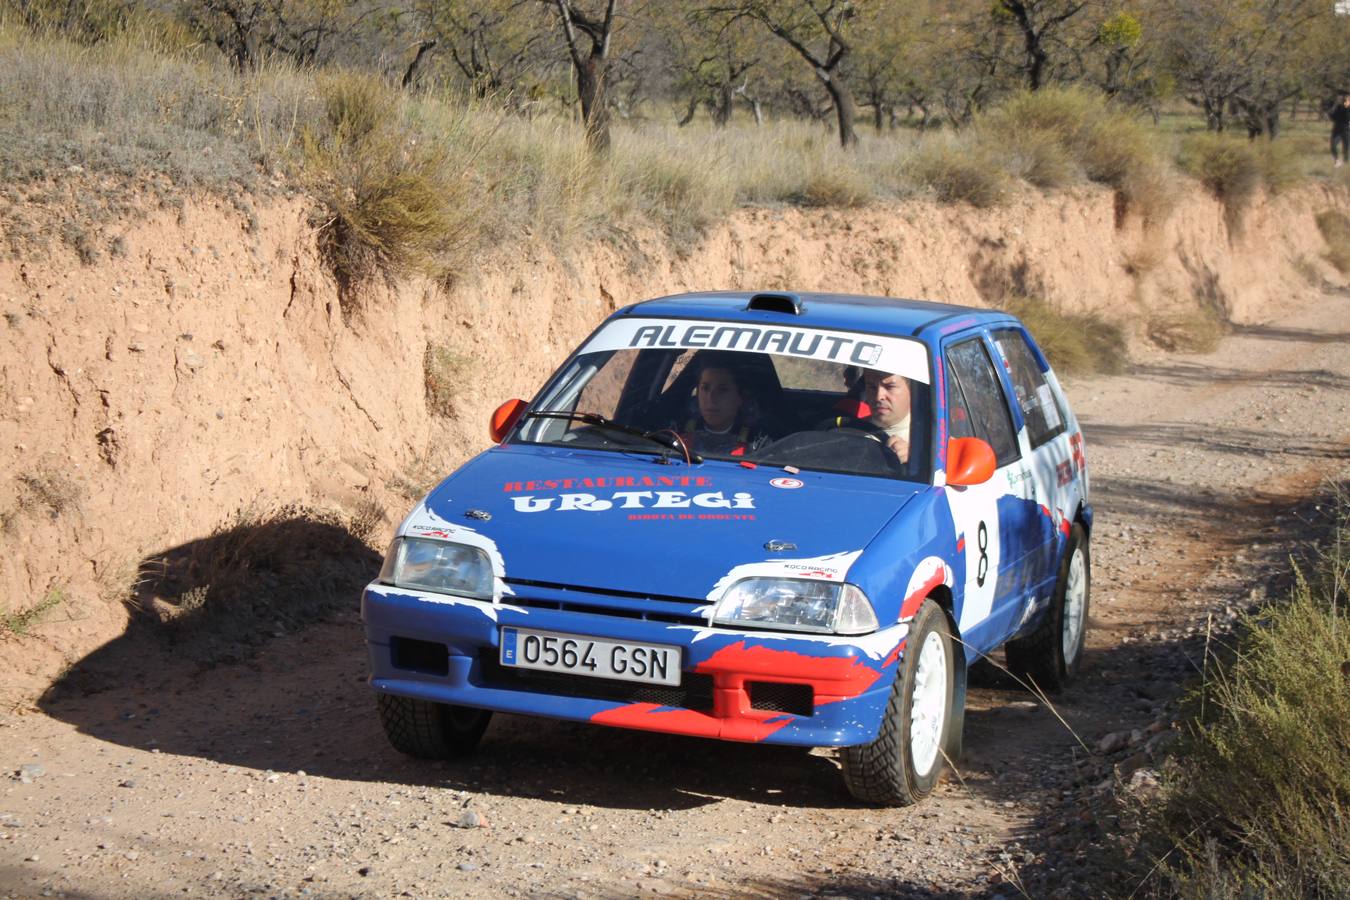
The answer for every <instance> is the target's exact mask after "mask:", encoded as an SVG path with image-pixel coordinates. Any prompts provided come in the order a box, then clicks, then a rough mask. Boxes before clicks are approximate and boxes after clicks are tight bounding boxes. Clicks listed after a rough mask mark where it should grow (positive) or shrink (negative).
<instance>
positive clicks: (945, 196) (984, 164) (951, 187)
mask: <svg viewBox="0 0 1350 900" xmlns="http://www.w3.org/2000/svg"><path fill="white" fill-rule="evenodd" d="M912 169H913V172H914V175H915V177H916V178H917V180H918V181H919V183H920V184H923V185H924V186H926V187H928V188H930V189H931V190H932V191H933V193H934V194H935V195H936V196H937V198H938V200H940V201H941V202H943V203H969V204H970V205H971V206H974V207H975V208H977V209H988V208H989V207H992V206H997V205H998V204H1000V203H1002V202H1003V201H1004V199H1005V198H1006V197H1007V195H1008V189H1009V187H1010V185H1009V180H1010V179H1009V175H1008V172H1007V171H1006V170H1005V169H1004V168H1003V165H1002V160H1000V159H999V158H998V154H997V153H996V152H995V151H994V149H993V148H992V147H990V146H988V145H986V144H984V143H983V142H981V141H978V140H974V139H971V138H952V137H947V136H940V137H935V138H933V139H931V140H929V141H926V142H925V143H924V144H923V145H922V146H921V147H920V149H919V151H918V153H917V154H915V157H914V160H913V162H912Z"/></svg>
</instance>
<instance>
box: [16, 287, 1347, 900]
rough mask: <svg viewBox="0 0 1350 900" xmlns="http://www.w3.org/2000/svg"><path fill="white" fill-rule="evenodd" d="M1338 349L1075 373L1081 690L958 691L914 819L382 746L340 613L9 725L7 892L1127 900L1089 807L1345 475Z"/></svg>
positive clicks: (828, 788)
mask: <svg viewBox="0 0 1350 900" xmlns="http://www.w3.org/2000/svg"><path fill="white" fill-rule="evenodd" d="M1347 347H1350V297H1348V296H1346V295H1344V294H1338V293H1327V294H1325V295H1323V296H1320V297H1316V298H1315V299H1313V300H1312V301H1311V302H1308V303H1306V304H1303V305H1301V306H1299V307H1296V308H1294V309H1292V310H1291V311H1290V312H1287V313H1286V314H1284V315H1283V316H1282V317H1281V318H1280V319H1279V320H1278V321H1276V322H1274V323H1272V324H1270V325H1265V326H1246V327H1242V328H1240V329H1239V330H1238V331H1237V333H1235V334H1234V335H1233V336H1231V337H1230V338H1229V339H1227V340H1226V341H1225V342H1224V344H1223V346H1222V347H1221V348H1220V350H1219V351H1218V352H1216V353H1214V354H1211V355H1206V356H1194V357H1189V356H1167V357H1163V356H1158V357H1155V358H1152V359H1148V360H1144V361H1142V362H1139V363H1138V364H1137V365H1136V366H1135V367H1134V369H1133V370H1132V371H1131V372H1130V373H1129V374H1127V375H1124V376H1118V377H1101V378H1093V379H1080V380H1076V381H1070V382H1069V384H1068V389H1069V393H1070V397H1071V400H1072V402H1073V403H1074V406H1075V409H1076V410H1077V412H1078V414H1079V416H1080V418H1081V419H1082V420H1083V422H1084V425H1085V430H1086V433H1087V446H1088V458H1089V462H1090V465H1091V470H1092V477H1093V489H1094V500H1095V505H1096V510H1097V525H1096V530H1095V533H1094V534H1093V555H1094V585H1093V601H1092V602H1093V606H1092V610H1091V623H1092V630H1091V632H1090V633H1089V649H1088V653H1087V656H1086V658H1085V662H1084V667H1083V674H1082V678H1081V681H1080V682H1079V683H1078V684H1077V685H1075V686H1074V687H1073V688H1071V689H1070V690H1069V691H1067V692H1066V693H1064V694H1063V695H1061V696H1059V697H1056V698H1055V700H1054V703H1055V710H1054V711H1051V710H1050V709H1048V708H1047V707H1046V706H1045V705H1043V704H1041V703H1039V702H1036V701H1035V700H1034V698H1031V697H1029V696H1028V695H1026V694H1024V693H1022V692H1020V691H1018V690H1016V689H1015V687H1013V686H1010V685H1008V684H1005V683H1003V682H1002V681H1000V679H999V678H998V677H997V675H996V674H994V675H988V674H984V675H982V676H981V677H980V678H978V679H977V687H976V688H975V689H974V690H973V692H972V697H971V701H970V711H969V714H968V716H967V720H966V723H967V724H966V728H967V731H966V755H965V757H964V759H963V760H962V761H961V763H960V766H959V773H960V777H959V778H951V779H949V780H948V782H947V783H946V784H944V785H943V786H942V787H941V788H940V789H939V790H938V792H937V793H936V795H935V796H933V797H932V798H930V800H929V801H928V802H926V803H924V804H921V805H920V806H918V807H916V808H910V809H898V810H889V809H872V808H866V807H862V806H859V805H857V804H855V803H853V802H852V801H851V800H850V799H849V798H848V796H847V794H846V793H845V791H844V789H843V786H842V781H841V779H840V777H839V774H838V771H837V766H836V764H835V762H834V761H833V759H832V758H831V756H830V754H829V753H827V752H825V751H814V752H810V753H807V752H803V751H795V750H786V749H779V748H769V747H756V746H744V745H733V744H720V743H714V742H705V741H699V740H695V739H680V738H673V737H665V736H660V735H651V734H642V733H636V732H624V731H619V730H610V729H602V728H593V727H588V726H581V725H571V724H561V723H555V722H550V721H543V720H533V719H527V718H519V717H511V716H499V717H498V718H497V719H496V720H494V722H493V724H492V726H491V727H490V729H489V731H488V734H487V736H486V738H485V740H484V742H483V744H482V746H481V748H480V752H479V753H478V755H477V756H475V757H474V758H472V759H470V760H467V761H463V762H455V763H425V762H419V761H415V760H410V759H407V758H404V757H402V756H400V755H399V754H398V753H396V752H395V751H394V750H392V749H391V748H390V747H389V746H388V745H387V743H386V742H385V739H384V737H383V735H382V734H381V732H380V728H379V725H378V722H377V720H376V716H375V711H374V703H373V699H372V697H371V695H370V692H369V689H368V688H367V687H366V686H365V684H364V683H363V679H364V675H365V666H366V663H365V655H364V654H365V651H364V647H363V645H362V640H361V633H360V628H359V622H358V621H357V618H356V616H355V614H354V613H352V614H349V615H347V616H345V617H342V618H340V619H339V620H338V621H335V622H330V623H328V624H324V625H320V626H315V627H312V628H309V629H305V630H303V631H300V632H299V633H292V634H287V635H284V636H281V637H278V638H275V639H273V640H271V641H269V642H268V643H267V644H266V645H265V647H264V648H263V650H262V652H261V653H260V654H259V655H258V656H257V657H256V658H255V659H254V660H252V661H251V662H248V663H245V664H238V665H227V666H220V667H217V668H214V669H207V670H201V669H198V668H197V667H196V666H194V665H193V664H192V663H190V662H189V661H187V660H184V659H177V658H174V657H173V656H171V655H162V656H157V657H154V658H151V659H146V660H142V663H143V665H141V666H138V667H135V668H133V669H129V670H128V674H127V675H126V677H125V678H124V679H114V680H113V682H112V683H111V684H105V685H103V687H105V688H106V689H104V690H100V691H96V692H92V693H87V694H86V693H83V692H80V691H69V692H66V693H65V694H63V695H58V696H56V697H55V698H49V699H47V700H45V701H43V702H42V703H41V704H40V708H39V709H26V710H25V709H19V710H15V711H11V712H9V713H6V714H4V715H3V717H2V718H0V770H4V771H5V772H6V773H9V772H13V773H16V774H15V777H13V778H7V779H6V780H5V781H3V782H0V894H3V895H8V896H16V897H29V896H39V895H41V896H67V897H71V896H87V897H136V898H143V897H169V896H182V895H187V896H198V895H201V896H246V895H247V896H255V895H256V896H297V895H309V896H320V897H337V896H363V897H365V896H370V897H375V896H379V897H389V896H411V897H422V896H428V897H431V896H435V897H441V896H446V897H462V896H497V895H507V896H515V895H523V896H578V895H590V896H596V895H598V896H620V895H631V894H634V893H638V892H641V891H650V892H660V893H676V894H687V893H690V894H691V893H700V894H711V895H714V896H716V895H738V896H739V895H745V894H752V895H753V894H764V895H777V894H825V895H830V896H871V895H875V894H880V893H892V894H898V895H902V896H903V895H908V894H914V895H927V894H932V893H938V894H955V895H963V894H972V895H988V896H996V895H1003V896H1007V897H1012V896H1017V895H1018V894H1019V889H1024V890H1026V891H1027V892H1028V893H1029V894H1030V895H1031V896H1047V895H1054V894H1059V895H1095V894H1100V893H1102V892H1104V891H1115V890H1120V889H1121V888H1122V887H1124V890H1123V891H1122V893H1129V886H1121V885H1111V884H1104V883H1101V881H1100V880H1099V879H1100V876H1099V875H1098V874H1097V873H1096V870H1095V868H1094V866H1093V859H1094V858H1095V857H1096V856H1099V855H1100V853H1101V850H1100V846H1101V844H1102V843H1103V841H1105V840H1107V839H1108V838H1109V836H1110V833H1111V830H1112V827H1113V821H1112V820H1111V819H1110V817H1109V816H1106V815H1102V814H1100V813H1099V812H1095V811H1094V809H1095V808H1094V807H1093V806H1092V805H1091V802H1090V800H1091V798H1092V797H1093V796H1097V795H1099V794H1100V793H1101V792H1102V790H1101V789H1102V784H1099V783H1098V782H1101V781H1103V780H1104V782H1105V783H1106V785H1107V786H1108V787H1109V786H1110V784H1111V783H1113V776H1119V778H1120V782H1115V783H1117V784H1118V783H1121V782H1130V781H1132V782H1136V783H1137V782H1138V781H1139V778H1138V777H1137V775H1136V773H1137V772H1138V771H1142V772H1144V773H1145V775H1147V773H1148V772H1149V771H1151V770H1152V768H1154V767H1155V766H1156V763H1157V757H1158V754H1159V753H1160V752H1161V751H1162V746H1161V745H1162V744H1164V743H1165V740H1162V739H1161V738H1165V737H1166V735H1167V734H1168V731H1167V727H1168V722H1169V712H1170V703H1171V700H1172V699H1173V698H1174V697H1175V695H1176V693H1177V691H1178V690H1179V687H1180V685H1181V684H1182V682H1183V681H1184V680H1185V678H1187V677H1188V676H1189V675H1190V674H1192V673H1193V672H1194V670H1195V666H1196V665H1197V663H1198V661H1199V658H1200V654H1201V652H1202V650H1203V641H1204V639H1205V635H1206V633H1207V631H1209V630H1211V629H1212V628H1213V627H1215V625H1216V624H1221V623H1222V622H1224V621H1226V620H1227V619H1230V618H1231V617H1232V615H1233V613H1234V611H1235V610H1236V609H1238V608H1240V607H1242V606H1245V605H1247V604H1249V603H1251V602H1253V601H1254V600H1257V599H1260V598H1261V597H1262V596H1263V595H1264V594H1266V593H1267V592H1268V591H1271V590H1275V589H1277V586H1278V581H1279V577H1280V573H1281V572H1283V571H1285V570H1286V569H1287V562H1285V554H1286V553H1287V551H1288V549H1289V548H1290V547H1291V546H1292V542H1296V541H1298V540H1299V539H1300V538H1301V537H1305V536H1306V535H1307V533H1308V532H1309V530H1310V528H1311V527H1312V525H1311V524H1310V522H1309V521H1308V519H1307V517H1308V516H1309V515H1313V514H1315V509H1313V508H1311V507H1309V506H1307V505H1305V504H1303V501H1305V500H1306V498H1308V497H1310V496H1313V495H1314V494H1315V493H1316V492H1317V489H1318V485H1319V484H1320V483H1321V482H1322V480H1323V479H1325V478H1327V477H1331V476H1338V475H1340V476H1344V474H1345V472H1346V470H1347V466H1350V352H1347ZM101 652H109V651H108V650H107V648H105V651H101ZM86 662H91V661H86ZM81 665H84V663H81ZM119 681H120V683H119ZM1060 717H1062V718H1063V720H1065V722H1067V724H1068V726H1071V729H1072V732H1071V731H1070V729H1069V728H1066V727H1065V725H1064V724H1061V721H1060ZM1131 732H1137V734H1130V733H1131ZM1160 736H1161V738H1160ZM1155 738H1157V739H1156V740H1155ZM1104 739H1105V745H1106V749H1103V746H1102V745H1103V742H1104ZM1080 741H1081V743H1080ZM1115 744H1119V745H1121V746H1120V747H1114V746H1112V745H1115ZM33 764H36V766H37V767H38V768H37V769H34V768H30V769H29V770H28V777H27V778H26V779H20V778H19V777H18V776H17V773H18V771H19V770H20V768H21V767H23V766H25V765H33ZM467 813H476V815H467ZM466 826H467V827H466Z"/></svg>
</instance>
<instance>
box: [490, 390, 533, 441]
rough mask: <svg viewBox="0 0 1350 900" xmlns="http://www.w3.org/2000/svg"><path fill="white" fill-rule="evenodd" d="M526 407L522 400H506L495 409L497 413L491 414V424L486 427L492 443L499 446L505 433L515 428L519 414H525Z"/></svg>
mask: <svg viewBox="0 0 1350 900" xmlns="http://www.w3.org/2000/svg"><path fill="white" fill-rule="evenodd" d="M528 405H529V404H527V403H526V402H525V401H524V400H507V401H506V402H505V403H503V404H502V405H501V406H499V407H497V411H496V412H494V413H493V414H492V423H491V424H490V425H489V426H488V429H489V430H488V433H489V434H491V435H492V443H494V444H500V443H501V442H502V441H503V440H504V439H505V438H506V435H507V432H509V431H510V430H511V429H512V428H515V427H516V422H517V421H519V419H520V414H521V413H523V412H525V407H526V406H528Z"/></svg>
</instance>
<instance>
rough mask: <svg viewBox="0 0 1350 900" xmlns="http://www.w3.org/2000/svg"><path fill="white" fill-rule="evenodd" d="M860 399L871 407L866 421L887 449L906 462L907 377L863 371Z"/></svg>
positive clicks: (907, 444)
mask: <svg viewBox="0 0 1350 900" xmlns="http://www.w3.org/2000/svg"><path fill="white" fill-rule="evenodd" d="M862 399H863V402H865V403H866V404H867V405H868V406H869V407H871V409H872V414H871V416H869V417H868V419H867V421H868V422H869V423H870V424H871V425H872V426H873V427H874V428H875V429H877V431H878V432H879V433H878V434H877V439H878V440H884V442H885V444H886V446H887V448H889V449H890V451H891V452H892V453H894V454H895V455H896V456H898V457H899V458H900V461H901V462H909V379H907V378H905V377H904V376H903V375H892V374H889V373H887V372H877V371H874V370H872V369H868V370H867V371H866V372H864V373H863V394H862Z"/></svg>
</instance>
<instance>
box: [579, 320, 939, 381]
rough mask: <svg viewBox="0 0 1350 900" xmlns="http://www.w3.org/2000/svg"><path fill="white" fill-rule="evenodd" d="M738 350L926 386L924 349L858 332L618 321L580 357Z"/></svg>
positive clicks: (748, 324)
mask: <svg viewBox="0 0 1350 900" xmlns="http://www.w3.org/2000/svg"><path fill="white" fill-rule="evenodd" d="M662 348H670V349H681V350H684V349H691V350H739V351H744V352H749V353H772V354H774V355H777V356H797V357H802V358H804V359H816V360H823V361H826V362H834V363H839V364H840V365H852V366H861V367H863V368H865V369H877V370H879V371H883V372H891V373H895V374H897V375H903V376H905V377H906V378H908V379H910V380H911V381H918V382H922V383H923V384H927V383H928V349H927V347H925V346H924V344H923V343H922V342H920V341H916V340H913V339H910V338H898V337H889V336H886V335H877V334H862V333H860V332H848V331H829V330H826V329H822V328H802V327H800V326H791V325H759V324H755V323H752V322H700V321H697V320H690V319H642V318H632V319H622V320H620V321H617V322H611V323H610V324H609V325H607V326H606V327H605V328H603V329H602V330H601V331H600V333H599V334H597V335H596V336H595V337H593V338H592V339H591V340H590V341H588V342H587V343H586V345H585V346H584V347H582V348H581V352H583V353H598V352H602V351H606V350H645V349H662Z"/></svg>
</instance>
